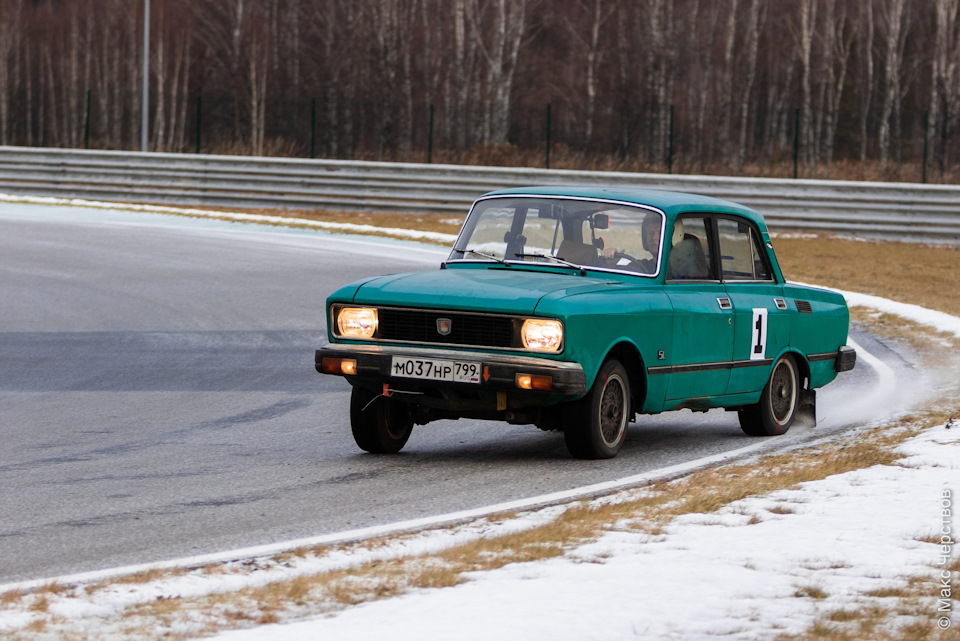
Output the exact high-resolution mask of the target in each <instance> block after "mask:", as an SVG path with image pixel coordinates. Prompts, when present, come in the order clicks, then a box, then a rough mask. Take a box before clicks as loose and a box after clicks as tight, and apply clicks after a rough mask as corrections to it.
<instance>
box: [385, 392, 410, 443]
mask: <svg viewBox="0 0 960 641" xmlns="http://www.w3.org/2000/svg"><path fill="white" fill-rule="evenodd" d="M385 400H386V401H387V407H386V411H385V417H384V418H385V420H384V427H386V432H387V436H389V437H390V438H391V439H392V440H394V441H399V440H400V439H402V438H403V437H404V435H405V434H406V433H407V425H406V422H404V423H402V424H401V423H400V421H399V420H398V419H399V418H401V417H403V414H402V412H401V411H400V410H398V409H397V408H396V407H393V406H391V405H390V401H389V400H388V399H385Z"/></svg>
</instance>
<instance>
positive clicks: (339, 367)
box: [320, 356, 357, 376]
mask: <svg viewBox="0 0 960 641" xmlns="http://www.w3.org/2000/svg"><path fill="white" fill-rule="evenodd" d="M320 368H321V369H322V370H323V371H324V372H325V373H327V374H343V375H345V376H352V375H354V374H356V373H357V361H356V360H355V359H353V358H333V357H331V356H324V357H323V360H322V361H321V362H320Z"/></svg>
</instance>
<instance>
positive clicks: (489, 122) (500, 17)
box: [473, 0, 531, 144]
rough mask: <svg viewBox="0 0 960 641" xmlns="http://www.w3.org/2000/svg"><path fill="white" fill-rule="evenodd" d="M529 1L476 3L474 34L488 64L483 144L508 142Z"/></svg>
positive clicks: (482, 0)
mask: <svg viewBox="0 0 960 641" xmlns="http://www.w3.org/2000/svg"><path fill="white" fill-rule="evenodd" d="M530 1H531V0H481V2H479V3H477V4H475V5H474V7H475V13H474V18H473V22H474V25H476V26H477V31H475V37H476V38H477V40H478V42H479V44H480V51H482V52H483V55H484V59H485V61H486V64H487V69H486V79H485V89H486V93H487V95H488V96H489V100H488V101H486V102H485V104H484V105H483V107H484V114H483V122H482V132H483V133H482V140H483V142H484V143H488V144H489V143H493V144H502V143H505V142H507V132H508V129H509V116H510V99H511V97H512V91H513V78H514V74H515V72H516V70H517V63H518V61H519V55H520V45H521V44H522V43H523V40H524V35H525V33H526V26H527V7H528V5H529V3H530ZM481 5H482V6H481ZM488 9H489V13H488Z"/></svg>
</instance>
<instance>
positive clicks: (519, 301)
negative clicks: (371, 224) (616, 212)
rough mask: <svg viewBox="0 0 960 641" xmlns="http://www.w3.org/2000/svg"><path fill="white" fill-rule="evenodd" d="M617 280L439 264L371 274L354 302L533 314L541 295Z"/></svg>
mask: <svg viewBox="0 0 960 641" xmlns="http://www.w3.org/2000/svg"><path fill="white" fill-rule="evenodd" d="M618 285H622V284H621V283H617V282H616V281H610V280H607V279H598V278H594V277H581V276H580V275H579V274H577V273H574V274H568V273H556V272H551V271H537V270H526V269H518V268H491V269H442V270H437V271H429V272H416V273H410V274H393V275H390V276H382V277H380V278H374V279H372V280H369V281H367V282H365V283H363V284H362V285H361V286H360V288H359V289H358V290H357V292H356V294H355V296H354V302H355V303H360V304H364V305H391V306H398V307H426V308H432V309H463V310H470V311H488V312H501V313H512V314H532V313H534V312H535V310H536V308H537V303H538V302H540V299H542V298H543V297H544V296H547V295H550V294H555V295H557V296H571V295H575V294H582V293H588V292H592V291H597V290H600V289H605V288H609V287H610V286H618ZM553 298H556V296H553Z"/></svg>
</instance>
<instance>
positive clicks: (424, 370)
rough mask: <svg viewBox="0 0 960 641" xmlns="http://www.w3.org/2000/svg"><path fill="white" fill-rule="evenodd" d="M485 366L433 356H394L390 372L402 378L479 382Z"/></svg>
mask: <svg viewBox="0 0 960 641" xmlns="http://www.w3.org/2000/svg"><path fill="white" fill-rule="evenodd" d="M482 373H483V367H482V366H481V364H480V363H476V362H471V361H441V360H434V359H432V358H406V357H402V356H394V357H393V362H392V363H391V366H390V374H391V375H392V376H395V377H400V378H421V379H425V380H430V381H449V382H451V383H479V382H480V375H481V374H482Z"/></svg>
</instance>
